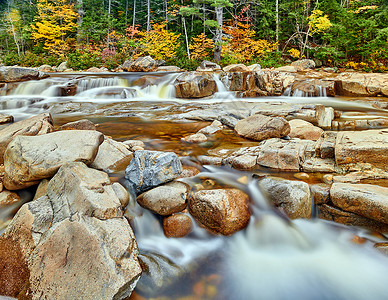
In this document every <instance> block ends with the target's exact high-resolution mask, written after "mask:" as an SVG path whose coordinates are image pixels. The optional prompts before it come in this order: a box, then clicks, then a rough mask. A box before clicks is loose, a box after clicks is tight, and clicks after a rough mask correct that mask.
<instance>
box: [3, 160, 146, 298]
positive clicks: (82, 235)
mask: <svg viewBox="0 0 388 300" xmlns="http://www.w3.org/2000/svg"><path fill="white" fill-rule="evenodd" d="M137 253H138V248H137V245H136V241H135V237H134V234H133V232H132V229H131V227H130V225H129V223H128V221H127V220H126V219H125V218H124V217H123V211H122V207H121V205H120V201H119V199H118V198H117V197H116V196H115V192H114V191H113V189H112V186H111V185H110V182H109V177H108V175H107V174H105V173H103V172H100V171H97V170H94V169H89V168H87V167H86V166H85V165H84V164H83V163H80V162H78V163H70V164H66V165H64V166H62V167H61V168H60V170H59V171H58V173H57V174H56V175H55V176H54V177H53V178H52V179H51V181H50V183H49V186H48V188H47V196H43V197H41V198H39V199H37V200H35V201H32V202H29V203H26V204H24V205H23V206H22V208H21V209H20V210H19V211H18V213H17V214H16V216H15V217H14V219H13V220H12V222H11V224H10V225H9V226H8V227H7V229H6V230H5V231H4V233H3V235H1V237H0V258H1V259H0V275H1V276H0V294H1V295H8V296H13V297H16V296H18V297H21V298H23V299H26V298H29V299H123V298H125V297H128V296H129V295H130V294H131V292H132V290H133V289H134V286H135V284H136V282H137V280H138V278H139V276H140V274H141V267H140V264H139V262H138V260H137Z"/></svg>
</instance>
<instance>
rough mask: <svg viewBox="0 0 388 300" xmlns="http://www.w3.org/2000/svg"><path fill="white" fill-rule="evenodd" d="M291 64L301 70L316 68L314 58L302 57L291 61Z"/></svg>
mask: <svg viewBox="0 0 388 300" xmlns="http://www.w3.org/2000/svg"><path fill="white" fill-rule="evenodd" d="M291 66H293V67H296V68H298V69H300V70H303V69H314V68H315V62H314V61H313V60H312V59H300V60H297V61H294V62H292V63H291Z"/></svg>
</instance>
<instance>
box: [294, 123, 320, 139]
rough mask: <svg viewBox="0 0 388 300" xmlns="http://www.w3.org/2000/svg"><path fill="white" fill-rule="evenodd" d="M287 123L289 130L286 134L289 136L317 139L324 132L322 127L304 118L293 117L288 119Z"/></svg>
mask: <svg viewBox="0 0 388 300" xmlns="http://www.w3.org/2000/svg"><path fill="white" fill-rule="evenodd" d="M289 124H290V127H291V131H290V133H289V134H288V136H289V137H291V138H299V139H302V140H312V141H317V140H318V139H320V137H321V136H322V135H323V133H324V131H323V129H321V128H319V127H316V126H314V125H313V124H311V123H310V122H307V121H304V120H299V119H294V120H291V121H289Z"/></svg>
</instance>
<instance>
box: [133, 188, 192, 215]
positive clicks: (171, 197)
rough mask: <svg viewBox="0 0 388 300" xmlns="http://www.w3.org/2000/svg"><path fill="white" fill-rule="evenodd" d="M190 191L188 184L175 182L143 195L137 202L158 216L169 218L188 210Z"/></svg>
mask: <svg viewBox="0 0 388 300" xmlns="http://www.w3.org/2000/svg"><path fill="white" fill-rule="evenodd" d="M188 190H189V189H188V186H187V185H186V184H184V183H182V182H178V181H174V182H171V183H167V184H165V185H161V186H158V187H156V188H154V189H152V190H149V191H147V192H145V193H143V194H141V195H140V196H139V197H137V202H138V203H139V204H140V205H141V206H143V207H144V208H147V209H149V210H151V211H153V212H154V213H156V214H159V215H162V216H168V215H172V214H173V213H177V212H180V211H182V210H184V209H185V208H186V205H187V195H188Z"/></svg>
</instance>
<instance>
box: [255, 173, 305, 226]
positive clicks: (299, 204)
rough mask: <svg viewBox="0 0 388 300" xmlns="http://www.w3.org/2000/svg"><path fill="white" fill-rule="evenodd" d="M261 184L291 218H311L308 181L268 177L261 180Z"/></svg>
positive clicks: (274, 201)
mask: <svg viewBox="0 0 388 300" xmlns="http://www.w3.org/2000/svg"><path fill="white" fill-rule="evenodd" d="M259 186H260V187H261V189H262V190H263V191H264V192H266V193H267V194H268V195H269V197H270V199H271V200H272V201H273V203H274V204H275V205H276V206H279V207H281V208H282V209H283V210H284V211H285V213H286V214H287V215H288V216H289V217H290V218H291V219H297V218H310V216H311V197H310V188H309V185H308V184H307V183H306V182H304V181H294V180H287V179H283V178H278V177H266V178H264V179H262V180H260V181H259Z"/></svg>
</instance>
